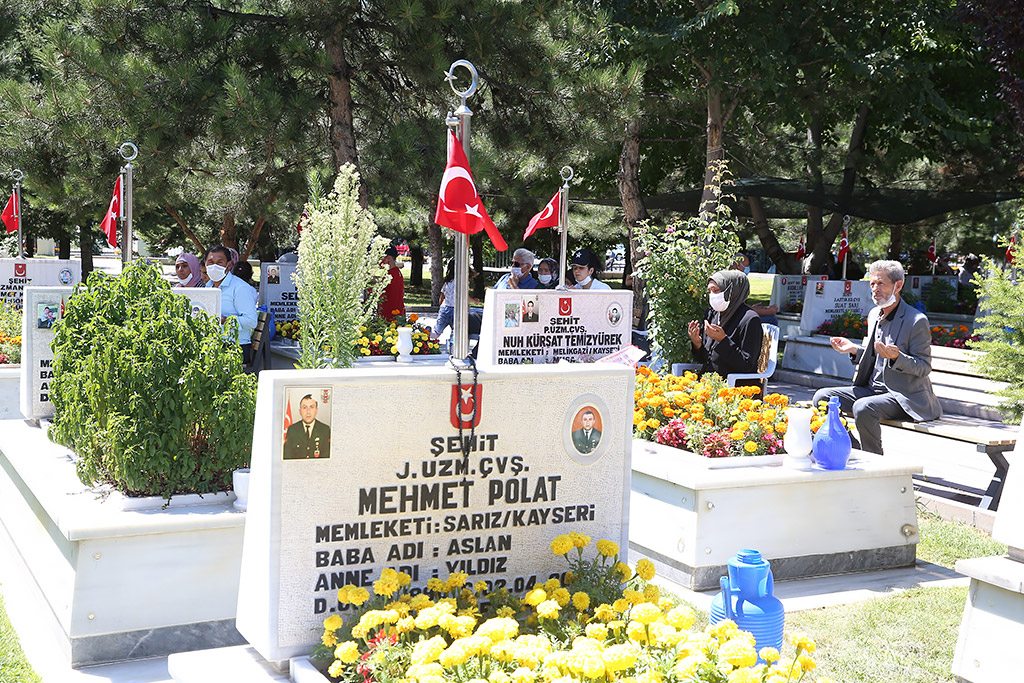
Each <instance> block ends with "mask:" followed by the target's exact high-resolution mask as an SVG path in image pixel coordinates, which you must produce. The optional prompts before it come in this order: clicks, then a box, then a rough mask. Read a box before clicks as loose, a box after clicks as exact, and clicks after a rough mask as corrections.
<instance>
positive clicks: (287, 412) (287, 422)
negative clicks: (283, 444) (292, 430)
mask: <svg viewBox="0 0 1024 683" xmlns="http://www.w3.org/2000/svg"><path fill="white" fill-rule="evenodd" d="M287 404H288V405H287V407H285V409H284V440H285V441H287V440H288V428H289V427H291V426H292V402H291V401H288V402H287Z"/></svg>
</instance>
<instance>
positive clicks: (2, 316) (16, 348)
mask: <svg viewBox="0 0 1024 683" xmlns="http://www.w3.org/2000/svg"><path fill="white" fill-rule="evenodd" d="M20 362H21V311H20V310H18V309H17V308H15V307H13V306H8V305H7V304H0V365H13V364H17V363H20Z"/></svg>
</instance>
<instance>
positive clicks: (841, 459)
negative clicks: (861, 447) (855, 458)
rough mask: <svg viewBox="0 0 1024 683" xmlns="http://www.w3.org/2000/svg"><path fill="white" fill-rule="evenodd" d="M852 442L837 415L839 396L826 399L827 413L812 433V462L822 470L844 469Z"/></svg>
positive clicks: (840, 418) (851, 448)
mask: <svg viewBox="0 0 1024 683" xmlns="http://www.w3.org/2000/svg"><path fill="white" fill-rule="evenodd" d="M851 450H853V443H852V442H851V441H850V433H849V432H847V431H846V427H845V426H843V422H842V417H841V416H840V415H839V397H838V396H833V397H832V398H830V399H829V400H828V415H827V416H826V417H825V422H824V423H823V424H822V425H821V427H819V428H818V432H817V434H815V435H814V450H813V453H814V462H815V463H816V464H817V465H818V467H820V468H822V469H823V470H845V469H846V462H847V461H848V460H849V459H850V451H851Z"/></svg>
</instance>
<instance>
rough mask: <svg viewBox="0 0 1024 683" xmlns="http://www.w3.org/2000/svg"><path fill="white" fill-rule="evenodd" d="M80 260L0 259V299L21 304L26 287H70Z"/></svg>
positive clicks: (79, 270) (78, 276)
mask: <svg viewBox="0 0 1024 683" xmlns="http://www.w3.org/2000/svg"><path fill="white" fill-rule="evenodd" d="M81 281H82V262H81V261H79V260H77V259H76V260H71V259H49V258H28V259H10V258H5V259H0V302H3V303H5V304H8V305H10V306H15V307H18V308H20V307H21V305H22V297H23V292H24V290H25V287H28V286H33V287H73V286H74V285H76V284H78V283H79V282H81Z"/></svg>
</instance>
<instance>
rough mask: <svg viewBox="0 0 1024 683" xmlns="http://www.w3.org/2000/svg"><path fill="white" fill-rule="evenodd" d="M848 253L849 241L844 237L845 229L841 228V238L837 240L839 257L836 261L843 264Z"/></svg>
mask: <svg viewBox="0 0 1024 683" xmlns="http://www.w3.org/2000/svg"><path fill="white" fill-rule="evenodd" d="M849 253H850V240H849V239H848V238H847V236H846V228H843V237H842V239H840V240H839V255H838V256H836V260H837V261H839V262H843V261H845V260H846V255H847V254H849Z"/></svg>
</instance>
